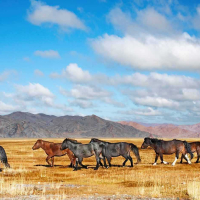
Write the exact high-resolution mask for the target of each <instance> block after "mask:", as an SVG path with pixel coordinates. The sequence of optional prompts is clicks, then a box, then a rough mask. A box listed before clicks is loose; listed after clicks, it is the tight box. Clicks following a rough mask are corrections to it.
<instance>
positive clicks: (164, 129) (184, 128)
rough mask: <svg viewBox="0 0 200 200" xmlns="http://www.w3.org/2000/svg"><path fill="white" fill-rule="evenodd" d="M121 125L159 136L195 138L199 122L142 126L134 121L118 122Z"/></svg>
mask: <svg viewBox="0 0 200 200" xmlns="http://www.w3.org/2000/svg"><path fill="white" fill-rule="evenodd" d="M119 123H121V124H123V125H128V126H132V127H134V128H136V129H139V130H141V131H145V132H148V133H150V134H154V135H157V136H158V137H160V138H196V137H200V123H199V124H194V125H174V124H160V125H158V124H157V125H153V126H146V125H145V126H144V125H143V124H140V123H136V122H127V121H121V122H119Z"/></svg>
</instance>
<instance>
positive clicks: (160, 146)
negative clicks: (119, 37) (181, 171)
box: [0, 137, 200, 171]
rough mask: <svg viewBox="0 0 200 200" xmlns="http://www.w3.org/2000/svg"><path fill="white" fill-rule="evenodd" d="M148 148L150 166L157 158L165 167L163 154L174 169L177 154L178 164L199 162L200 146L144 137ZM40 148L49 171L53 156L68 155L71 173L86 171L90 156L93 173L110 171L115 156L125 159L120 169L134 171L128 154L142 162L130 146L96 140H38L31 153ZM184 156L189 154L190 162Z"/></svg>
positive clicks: (3, 157) (1, 155) (0, 149)
mask: <svg viewBox="0 0 200 200" xmlns="http://www.w3.org/2000/svg"><path fill="white" fill-rule="evenodd" d="M147 147H151V148H152V149H154V151H155V153H156V157H155V162H154V163H153V165H156V164H157V160H158V157H160V160H161V163H163V164H168V162H166V161H164V159H163V155H165V154H173V153H175V160H174V162H173V163H172V165H173V166H174V165H175V164H176V161H177V159H178V158H179V154H181V163H182V161H183V159H185V160H186V161H187V163H188V164H191V160H192V158H193V153H194V152H197V160H196V163H198V162H199V158H200V142H191V143H188V142H186V141H182V140H177V139H174V140H170V141H164V140H159V139H156V138H149V137H147V138H144V142H143V144H142V146H141V149H146V148H147ZM39 148H42V149H43V150H44V151H45V153H46V154H47V158H46V162H47V163H48V165H50V166H52V167H54V157H55V156H58V157H59V156H64V155H66V154H67V155H68V157H69V159H70V162H71V163H70V165H69V166H70V167H72V168H74V171H76V170H77V169H78V164H79V165H80V166H81V167H83V168H86V169H87V168H88V167H87V166H86V165H83V163H82V161H83V159H84V158H88V157H91V156H93V155H95V158H96V167H95V168H94V170H97V169H98V168H99V165H101V166H102V167H105V168H108V167H111V166H112V165H111V159H112V157H118V156H123V157H124V158H125V161H124V162H123V164H122V166H125V165H126V162H127V161H128V160H129V161H130V163H131V167H133V159H132V157H131V155H130V153H131V151H132V152H133V153H134V155H135V157H136V159H137V163H140V162H141V158H140V154H139V150H138V147H137V146H136V145H134V144H132V143H127V142H117V143H110V142H107V141H103V140H100V139H97V138H92V139H91V140H90V142H89V143H88V144H82V143H80V142H78V141H77V140H74V139H69V138H66V139H65V140H64V141H63V142H62V143H53V142H48V141H44V140H41V139H38V140H37V141H36V143H35V144H34V146H33V147H32V149H33V150H36V149H39ZM187 154H190V159H191V160H190V159H189V157H188V155H187ZM0 161H1V162H2V163H3V164H4V165H5V167H10V165H9V164H8V160H7V156H6V152H5V150H4V148H3V147H1V146H0ZM102 161H103V163H102ZM106 161H107V163H108V165H107V163H106Z"/></svg>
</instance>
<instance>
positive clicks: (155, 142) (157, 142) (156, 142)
mask: <svg viewBox="0 0 200 200" xmlns="http://www.w3.org/2000/svg"><path fill="white" fill-rule="evenodd" d="M150 140H151V142H152V143H153V144H157V145H160V144H161V143H162V141H163V140H159V139H158V138H150Z"/></svg>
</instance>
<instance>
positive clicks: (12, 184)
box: [0, 138, 200, 199]
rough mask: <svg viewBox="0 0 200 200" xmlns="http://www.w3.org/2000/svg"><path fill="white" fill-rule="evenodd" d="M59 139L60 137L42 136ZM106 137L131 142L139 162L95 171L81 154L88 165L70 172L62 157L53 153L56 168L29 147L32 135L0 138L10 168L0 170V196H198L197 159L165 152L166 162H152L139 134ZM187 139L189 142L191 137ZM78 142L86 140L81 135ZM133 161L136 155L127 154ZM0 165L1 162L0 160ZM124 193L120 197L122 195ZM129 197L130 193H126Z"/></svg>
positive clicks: (199, 168)
mask: <svg viewBox="0 0 200 200" xmlns="http://www.w3.org/2000/svg"><path fill="white" fill-rule="evenodd" d="M46 140H48V141H53V142H62V141H63V140H62V139H46ZM106 140H108V141H110V142H117V141H127V142H131V143H134V144H136V145H137V146H138V147H139V150H140V156H141V159H142V162H141V163H140V164H138V165H134V167H133V168H131V167H128V166H129V165H130V163H129V161H128V162H127V165H128V166H127V167H117V166H114V167H112V168H109V169H103V168H102V167H100V168H99V170H98V171H94V170H93V168H94V167H95V164H96V162H95V157H94V156H93V157H91V158H87V159H84V161H83V163H84V164H86V165H89V169H81V170H78V171H73V169H71V168H69V167H68V165H69V159H68V157H67V156H63V157H55V167H54V168H51V167H49V166H48V165H47V163H46V161H45V159H46V154H45V153H44V151H43V150H42V149H39V150H35V151H33V150H32V146H33V145H34V143H35V141H36V139H18V140H14V139H13V140H11V139H3V140H1V141H0V145H1V146H3V147H4V148H5V150H6V152H7V157H8V161H9V163H10V165H11V167H12V168H11V169H4V168H3V169H2V172H0V198H3V197H12V198H13V197H16V198H19V197H21V198H23V199H26V198H33V199H36V198H38V199H67V198H72V197H74V198H79V197H99V196H102V197H104V198H106V197H108V198H109V197H110V196H112V195H115V197H121V196H120V195H125V194H126V195H131V196H133V197H140V198H142V197H146V198H150V197H160V198H164V197H166V198H176V197H179V198H181V199H200V173H199V171H200V164H195V163H194V161H196V160H195V159H196V154H195V157H194V159H193V160H192V161H193V163H192V165H188V164H186V163H184V164H179V162H180V158H179V160H178V161H177V164H176V165H175V166H171V163H172V162H173V161H174V157H175V155H164V160H165V161H168V162H169V163H170V164H169V165H163V164H160V160H158V165H157V166H152V163H153V162H154V159H155V153H154V151H153V150H152V149H149V148H148V149H144V150H143V149H142V150H141V149H140V147H141V144H142V142H143V140H142V139H127V138H124V139H106ZM194 140H195V139H190V140H188V141H194ZM79 141H81V142H83V143H87V142H89V140H86V139H80V140H79ZM132 157H133V160H134V162H136V158H135V156H134V155H133V154H132ZM123 161H124V158H122V157H118V158H113V159H112V164H113V165H122V163H123ZM1 167H2V165H1ZM123 198H125V197H123ZM127 198H130V196H127Z"/></svg>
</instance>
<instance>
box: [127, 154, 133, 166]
mask: <svg viewBox="0 0 200 200" xmlns="http://www.w3.org/2000/svg"><path fill="white" fill-rule="evenodd" d="M128 159H129V160H130V162H131V167H133V159H132V157H131V156H130V155H129V157H128Z"/></svg>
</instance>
